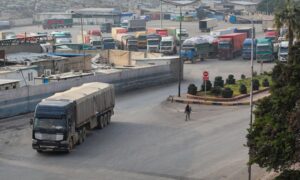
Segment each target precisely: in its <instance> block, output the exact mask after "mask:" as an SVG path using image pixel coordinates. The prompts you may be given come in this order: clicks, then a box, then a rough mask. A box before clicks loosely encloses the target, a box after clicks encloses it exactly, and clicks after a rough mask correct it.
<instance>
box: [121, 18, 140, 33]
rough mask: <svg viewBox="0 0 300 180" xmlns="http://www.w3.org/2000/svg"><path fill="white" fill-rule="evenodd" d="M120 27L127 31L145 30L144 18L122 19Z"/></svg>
mask: <svg viewBox="0 0 300 180" xmlns="http://www.w3.org/2000/svg"><path fill="white" fill-rule="evenodd" d="M121 27H122V28H125V29H127V30H128V32H132V31H144V30H146V20H144V19H131V20H124V21H123V22H122V23H121Z"/></svg>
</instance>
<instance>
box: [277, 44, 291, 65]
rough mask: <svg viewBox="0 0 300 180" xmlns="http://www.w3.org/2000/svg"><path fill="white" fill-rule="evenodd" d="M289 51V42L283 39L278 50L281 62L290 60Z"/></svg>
mask: <svg viewBox="0 0 300 180" xmlns="http://www.w3.org/2000/svg"><path fill="white" fill-rule="evenodd" d="M288 51H289V42H288V41H282V42H280V43H279V50H278V60H279V61H280V62H287V60H288Z"/></svg>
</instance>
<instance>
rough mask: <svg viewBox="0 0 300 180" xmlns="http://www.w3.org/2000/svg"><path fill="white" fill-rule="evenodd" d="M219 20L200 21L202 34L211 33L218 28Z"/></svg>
mask: <svg viewBox="0 0 300 180" xmlns="http://www.w3.org/2000/svg"><path fill="white" fill-rule="evenodd" d="M217 24H218V20H217V19H216V18H208V19H202V20H200V21H199V29H200V30H201V32H210V31H212V30H213V28H215V27H217V26H218V25H217Z"/></svg>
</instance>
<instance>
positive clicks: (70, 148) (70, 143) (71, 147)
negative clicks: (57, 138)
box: [67, 138, 74, 153]
mask: <svg viewBox="0 0 300 180" xmlns="http://www.w3.org/2000/svg"><path fill="white" fill-rule="evenodd" d="M73 145H74V144H73V138H71V139H70V140H69V146H68V150H67V152H68V153H70V152H71V151H72V149H73Z"/></svg>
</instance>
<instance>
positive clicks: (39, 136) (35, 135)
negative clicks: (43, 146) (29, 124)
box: [34, 132, 42, 140]
mask: <svg viewBox="0 0 300 180" xmlns="http://www.w3.org/2000/svg"><path fill="white" fill-rule="evenodd" d="M34 137H35V139H38V140H42V134H41V133H38V132H36V133H34Z"/></svg>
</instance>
